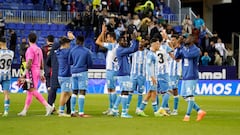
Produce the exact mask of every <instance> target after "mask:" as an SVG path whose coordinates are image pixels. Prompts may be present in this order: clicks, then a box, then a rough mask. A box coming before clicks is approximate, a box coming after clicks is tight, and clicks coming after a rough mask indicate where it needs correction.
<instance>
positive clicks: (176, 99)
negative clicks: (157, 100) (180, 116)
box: [173, 96, 179, 110]
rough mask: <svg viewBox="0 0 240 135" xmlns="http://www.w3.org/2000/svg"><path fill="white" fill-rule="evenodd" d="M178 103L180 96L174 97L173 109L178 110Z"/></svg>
mask: <svg viewBox="0 0 240 135" xmlns="http://www.w3.org/2000/svg"><path fill="white" fill-rule="evenodd" d="M178 102H179V96H174V97H173V109H174V110H178Z"/></svg>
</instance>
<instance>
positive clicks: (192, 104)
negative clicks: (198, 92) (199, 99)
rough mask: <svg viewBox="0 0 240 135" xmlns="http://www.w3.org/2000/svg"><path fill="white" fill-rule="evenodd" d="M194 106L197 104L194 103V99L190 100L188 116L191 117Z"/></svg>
mask: <svg viewBox="0 0 240 135" xmlns="http://www.w3.org/2000/svg"><path fill="white" fill-rule="evenodd" d="M194 104H195V103H194V101H193V100H192V99H189V100H188V107H187V113H186V115H188V116H190V114H191V112H192V108H193V106H194Z"/></svg>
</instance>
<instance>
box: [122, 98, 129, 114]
mask: <svg viewBox="0 0 240 135" xmlns="http://www.w3.org/2000/svg"><path fill="white" fill-rule="evenodd" d="M128 98H129V97H128V95H122V98H121V102H122V114H126V113H127V103H128Z"/></svg>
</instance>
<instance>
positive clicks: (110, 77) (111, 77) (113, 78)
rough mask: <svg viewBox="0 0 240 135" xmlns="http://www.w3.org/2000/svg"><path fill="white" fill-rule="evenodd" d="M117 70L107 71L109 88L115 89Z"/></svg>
mask: <svg viewBox="0 0 240 135" xmlns="http://www.w3.org/2000/svg"><path fill="white" fill-rule="evenodd" d="M116 75H117V72H116V71H113V70H107V71H106V80H107V88H109V89H115V87H116Z"/></svg>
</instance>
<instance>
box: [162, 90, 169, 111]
mask: <svg viewBox="0 0 240 135" xmlns="http://www.w3.org/2000/svg"><path fill="white" fill-rule="evenodd" d="M162 98H163V99H162V105H161V107H163V108H164V107H166V106H167V104H168V100H169V94H168V93H164V94H163V97H162Z"/></svg>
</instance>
